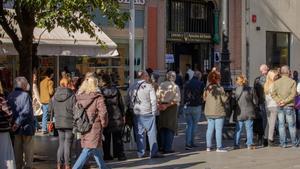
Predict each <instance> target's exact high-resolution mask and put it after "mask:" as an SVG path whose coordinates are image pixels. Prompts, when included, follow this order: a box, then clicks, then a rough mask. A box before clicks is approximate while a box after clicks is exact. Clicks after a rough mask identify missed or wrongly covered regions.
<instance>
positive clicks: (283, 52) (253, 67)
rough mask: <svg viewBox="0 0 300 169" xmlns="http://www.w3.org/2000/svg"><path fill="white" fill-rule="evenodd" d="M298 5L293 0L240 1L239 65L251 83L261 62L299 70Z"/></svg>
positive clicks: (297, 2) (299, 31)
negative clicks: (240, 53)
mask: <svg viewBox="0 0 300 169" xmlns="http://www.w3.org/2000/svg"><path fill="white" fill-rule="evenodd" d="M299 7H300V1H297V0H288V1H282V0H243V1H242V20H241V21H242V22H241V23H242V24H241V25H242V34H241V37H242V38H241V44H242V55H241V56H242V68H243V72H244V73H245V74H247V76H248V77H249V79H250V80H251V82H253V79H255V77H256V76H258V75H259V66H260V64H262V63H266V64H268V65H269V66H270V67H271V68H276V67H279V66H282V65H289V66H290V67H291V69H292V70H298V71H299V68H300V58H299V56H298V55H299V52H300V23H299V21H298V16H299V15H300V11H299V10H298V9H299ZM298 14H299V15H298ZM239 40H240V39H237V41H239Z"/></svg>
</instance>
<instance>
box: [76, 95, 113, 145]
mask: <svg viewBox="0 0 300 169" xmlns="http://www.w3.org/2000/svg"><path fill="white" fill-rule="evenodd" d="M76 100H77V103H80V104H81V105H82V106H83V107H84V108H87V109H86V113H87V115H88V117H89V120H92V119H93V118H94V119H95V120H94V123H93V126H92V129H91V130H90V131H89V132H87V133H86V134H84V135H82V137H81V147H82V148H99V147H101V146H102V132H103V128H105V127H106V126H107V124H108V115H107V111H106V106H105V104H104V98H103V96H102V95H101V94H100V93H98V92H94V93H90V94H79V95H76ZM91 102H92V104H90V103H91ZM89 104H90V106H88V105H89Z"/></svg>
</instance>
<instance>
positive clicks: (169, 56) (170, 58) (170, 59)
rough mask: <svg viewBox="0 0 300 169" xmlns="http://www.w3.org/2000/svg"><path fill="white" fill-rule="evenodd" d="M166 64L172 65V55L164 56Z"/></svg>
mask: <svg viewBox="0 0 300 169" xmlns="http://www.w3.org/2000/svg"><path fill="white" fill-rule="evenodd" d="M165 58H166V63H174V55H173V54H166V56H165Z"/></svg>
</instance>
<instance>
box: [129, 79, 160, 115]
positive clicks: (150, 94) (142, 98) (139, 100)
mask: <svg viewBox="0 0 300 169" xmlns="http://www.w3.org/2000/svg"><path fill="white" fill-rule="evenodd" d="M137 83H138V84H141V83H143V84H142V85H141V86H140V87H139V89H138V91H136V90H137V87H138V86H139V85H136V88H135V89H133V90H135V91H133V92H132V93H133V94H132V95H131V97H133V96H134V95H135V93H136V92H137V94H136V102H135V103H134V107H133V110H134V114H136V115H146V114H153V115H156V114H157V100H156V94H155V90H154V87H153V86H152V84H150V83H147V82H145V81H144V80H140V81H138V82H137Z"/></svg>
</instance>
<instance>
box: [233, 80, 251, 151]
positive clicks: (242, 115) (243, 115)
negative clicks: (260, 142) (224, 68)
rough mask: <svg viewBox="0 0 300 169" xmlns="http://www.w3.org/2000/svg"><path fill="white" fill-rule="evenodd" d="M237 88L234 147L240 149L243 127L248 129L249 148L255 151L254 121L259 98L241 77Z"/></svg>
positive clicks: (237, 81)
mask: <svg viewBox="0 0 300 169" xmlns="http://www.w3.org/2000/svg"><path fill="white" fill-rule="evenodd" d="M236 84H237V88H236V89H235V99H236V102H237V109H236V110H237V111H236V112H235V113H236V116H237V123H236V127H235V136H234V147H235V148H240V140H241V133H242V131H243V126H244V125H245V127H246V133H247V143H246V144H247V148H248V149H254V148H255V147H254V146H253V119H254V118H255V107H256V105H257V96H256V94H255V91H254V89H253V88H251V87H249V85H248V81H247V78H246V77H245V76H244V75H239V76H238V77H237V78H236Z"/></svg>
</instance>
